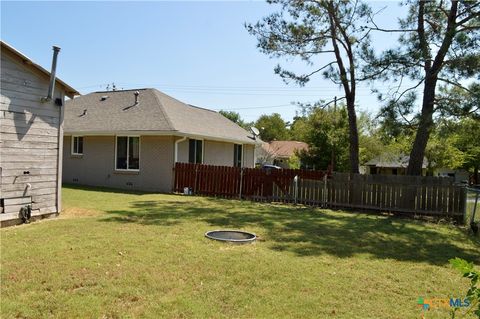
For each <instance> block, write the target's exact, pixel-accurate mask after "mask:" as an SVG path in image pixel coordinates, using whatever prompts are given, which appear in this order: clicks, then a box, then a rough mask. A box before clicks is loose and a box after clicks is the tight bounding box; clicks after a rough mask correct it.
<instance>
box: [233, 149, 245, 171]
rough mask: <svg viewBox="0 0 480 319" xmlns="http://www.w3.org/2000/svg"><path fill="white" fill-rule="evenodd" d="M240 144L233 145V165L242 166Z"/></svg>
mask: <svg viewBox="0 0 480 319" xmlns="http://www.w3.org/2000/svg"><path fill="white" fill-rule="evenodd" d="M242 152H243V147H242V144H234V145H233V166H235V167H242Z"/></svg>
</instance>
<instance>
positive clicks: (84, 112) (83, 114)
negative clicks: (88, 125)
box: [80, 109, 87, 117]
mask: <svg viewBox="0 0 480 319" xmlns="http://www.w3.org/2000/svg"><path fill="white" fill-rule="evenodd" d="M85 115H87V109H85V110H83V113H82V114H81V115H80V117H82V116H85Z"/></svg>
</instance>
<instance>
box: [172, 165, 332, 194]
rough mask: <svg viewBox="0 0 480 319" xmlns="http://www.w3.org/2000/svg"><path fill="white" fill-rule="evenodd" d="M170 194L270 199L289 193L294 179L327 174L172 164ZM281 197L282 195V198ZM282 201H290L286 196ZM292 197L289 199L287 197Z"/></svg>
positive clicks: (319, 176)
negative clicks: (171, 190) (172, 189)
mask: <svg viewBox="0 0 480 319" xmlns="http://www.w3.org/2000/svg"><path fill="white" fill-rule="evenodd" d="M174 170H175V182H174V191H175V192H182V193H183V192H184V190H185V188H188V189H190V190H191V191H192V193H194V194H199V195H209V196H219V197H231V198H233V197H236V198H252V199H257V200H272V199H274V198H277V197H279V196H278V195H279V193H283V194H287V193H289V192H290V191H291V188H292V183H293V179H294V178H295V176H298V177H299V178H304V179H310V180H323V179H324V178H325V177H326V176H327V175H328V172H326V171H307V170H299V169H258V168H239V167H227V166H214V165H204V164H190V163H176V164H175V168H174ZM284 197H285V196H284ZM287 197H288V198H285V201H290V200H293V195H292V196H287ZM290 197H292V198H290Z"/></svg>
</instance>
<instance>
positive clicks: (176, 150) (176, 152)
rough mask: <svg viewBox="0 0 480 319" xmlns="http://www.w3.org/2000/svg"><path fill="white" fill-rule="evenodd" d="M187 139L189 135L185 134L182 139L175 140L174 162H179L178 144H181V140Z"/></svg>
mask: <svg viewBox="0 0 480 319" xmlns="http://www.w3.org/2000/svg"><path fill="white" fill-rule="evenodd" d="M186 140H187V137H186V136H184V137H182V138H181V139H179V140H176V141H175V161H174V162H173V163H176V162H178V144H180V143H181V142H184V141H186Z"/></svg>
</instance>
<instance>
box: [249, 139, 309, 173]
mask: <svg viewBox="0 0 480 319" xmlns="http://www.w3.org/2000/svg"><path fill="white" fill-rule="evenodd" d="M307 150H308V144H307V143H304V142H298V141H272V142H270V143H263V144H262V145H261V149H260V150H259V151H258V154H257V163H259V164H261V165H263V164H272V165H277V166H280V167H282V168H290V167H289V159H290V158H291V157H292V156H293V155H296V154H297V153H298V152H301V151H307Z"/></svg>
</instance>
